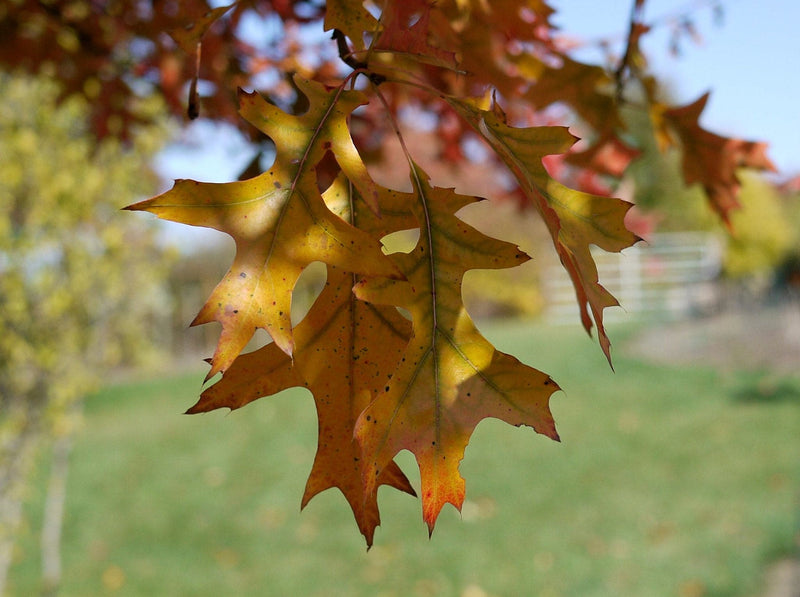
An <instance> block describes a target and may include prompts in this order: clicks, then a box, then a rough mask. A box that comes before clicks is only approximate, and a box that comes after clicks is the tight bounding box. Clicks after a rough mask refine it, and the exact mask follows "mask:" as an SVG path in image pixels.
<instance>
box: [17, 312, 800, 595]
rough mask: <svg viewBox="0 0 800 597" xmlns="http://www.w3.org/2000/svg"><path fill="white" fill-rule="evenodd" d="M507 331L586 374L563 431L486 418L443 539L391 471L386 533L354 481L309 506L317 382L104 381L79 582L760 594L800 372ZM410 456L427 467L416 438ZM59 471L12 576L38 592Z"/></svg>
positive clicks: (786, 494)
mask: <svg viewBox="0 0 800 597" xmlns="http://www.w3.org/2000/svg"><path fill="white" fill-rule="evenodd" d="M486 333H487V335H488V336H490V337H491V338H492V339H493V340H494V341H495V343H496V344H497V345H498V346H499V347H501V348H502V349H504V350H506V351H507V352H511V353H513V354H515V355H517V356H519V357H520V358H521V359H522V360H524V361H526V362H528V363H530V364H532V365H534V366H537V367H539V368H541V369H543V370H545V371H547V372H548V373H550V374H551V375H553V377H554V378H555V379H556V380H557V381H558V382H559V383H560V385H561V386H562V387H563V388H564V389H565V392H561V393H558V394H556V395H555V397H554V399H553V410H554V414H555V416H556V420H557V422H558V425H559V431H560V433H561V436H562V443H560V444H559V443H555V442H552V441H550V440H548V439H546V438H544V437H543V436H539V435H537V434H535V433H534V432H533V431H532V430H530V429H516V428H513V427H510V426H507V425H504V424H502V423H499V422H496V421H486V422H484V423H482V424H481V425H480V426H479V427H478V429H477V431H476V433H475V435H474V437H473V440H472V442H471V444H470V446H469V448H468V449H467V452H466V457H465V460H464V461H463V463H462V466H461V471H462V473H463V475H464V476H465V478H466V479H467V501H466V503H465V506H464V510H463V516H459V515H458V513H457V512H456V511H455V510H454V509H452V508H450V507H449V506H448V507H447V508H445V510H444V511H443V512H442V515H441V516H440V518H439V522H438V524H437V527H436V531H435V533H434V535H433V538H432V539H431V540H430V541H429V540H428V538H427V529H426V527H425V526H424V524H423V523H422V521H421V514H420V506H419V502H418V501H416V500H414V499H412V498H410V497H409V496H406V495H403V494H400V493H399V492H396V491H392V490H389V489H385V488H384V489H382V490H381V494H380V501H381V504H382V515H383V524H382V526H381V527H379V529H378V531H377V533H376V544H375V547H373V549H372V550H371V551H370V552H369V553H367V552H365V549H364V544H363V540H362V538H361V536H360V534H359V533H358V530H357V528H356V526H355V524H354V522H353V520H352V515H351V514H350V511H349V510H348V508H347V506H346V504H345V502H344V500H343V499H342V497H341V495H340V494H338V493H336V492H333V491H328V492H325V493H323V494H322V495H320V496H318V497H316V498H315V499H314V500H312V501H311V503H310V504H309V506H308V507H307V508H306V509H305V511H303V512H302V513H301V512H300V511H299V502H300V496H301V494H302V491H303V487H304V484H305V478H306V475H307V474H308V471H309V469H310V466H311V462H312V459H313V454H314V449H315V434H316V433H315V430H316V423H315V417H314V409H313V404H312V400H311V398H310V396H309V395H308V394H306V393H305V392H303V391H297V392H294V391H290V392H285V393H283V394H281V395H280V396H278V397H273V398H266V399H263V400H260V401H258V402H256V403H254V404H252V405H249V406H248V407H246V408H244V409H242V410H241V411H237V412H234V413H231V414H227V411H226V412H220V413H211V414H208V415H201V416H191V417H188V416H183V415H181V414H180V413H181V412H182V411H183V410H184V409H186V408H187V407H188V406H190V405H191V404H192V403H193V399H194V398H195V396H196V394H197V392H198V390H199V388H200V383H201V379H202V374H201V373H199V374H192V375H183V376H179V377H175V378H170V379H157V380H149V381H148V380H143V381H141V382H140V383H135V384H129V385H122V386H115V387H110V388H108V389H106V390H105V391H103V392H100V393H98V394H97V395H95V396H92V397H91V398H90V399H89V400H88V402H87V406H86V421H85V427H84V429H83V430H82V432H81V434H80V436H79V438H78V440H77V443H76V446H75V449H74V452H73V459H72V468H71V471H70V479H69V490H68V504H67V514H66V526H65V529H64V549H63V554H64V568H65V571H64V585H63V592H62V595H64V596H81V597H82V596H87V595H90V596H91V595H143V596H144V595H146V596H152V595H169V596H173V595H175V596H190V595H198V596H199V595H209V596H212V595H213V596H217V595H237V596H238V595H259V596H260V595H268V596H271V595H276V596H283V595H286V596H290V595H291V596H295V595H298V596H315V595H320V596H322V595H325V596H339V595H341V596H348V597H349V596H358V595H364V596H381V595H382V596H390V595H397V596H427V595H430V596H436V597H440V596H444V597H447V596H470V597H476V596H481V595H498V596H501V595H502V596H516V595H537V596H541V597H545V596H555V595H565V596H566V595H569V596H579V597H591V596H635V597H658V596H662V595H663V596H698V597H699V596H701V595H702V596H713V597H722V596H731V597H733V596H751V595H756V594H757V593H758V590H759V587H760V583H761V580H762V575H763V572H764V569H765V566H767V565H768V563H769V562H770V561H772V560H774V559H775V558H778V557H780V556H781V555H785V554H787V553H789V552H790V551H791V549H792V545H793V542H794V541H795V537H796V534H797V531H798V519H797V514H798V490H799V489H800V471H799V470H798V468H799V467H800V464H799V463H798V453H799V450H798V448H799V447H800V439H799V438H800V380H798V379H794V380H779V382H775V383H774V385H775V387H777V388H778V389H779V390H780V391H779V392H770V391H769V387H767V389H766V390H765V389H764V387H765V384H764V383H762V382H761V381H760V379H759V378H758V377H757V376H756V374H746V373H739V374H730V375H728V376H727V377H726V376H722V375H721V374H717V373H714V372H711V371H708V370H703V369H699V368H698V369H688V368H667V367H663V366H653V365H648V364H645V363H642V362H638V361H636V360H633V359H630V358H625V357H624V356H618V357H617V358H616V359H615V367H616V371H617V372H616V374H614V373H612V372H611V371H610V370H609V368H608V365H607V364H606V363H605V359H604V357H603V356H602V354H601V353H600V350H599V349H598V348H597V346H596V345H593V344H592V343H591V342H590V341H589V340H587V339H586V338H585V336H584V335H582V334H581V333H580V332H578V331H577V330H571V329H553V328H542V327H533V326H525V325H522V326H521V325H518V324H515V325H495V326H491V327H488V328H487V332H486ZM614 336H615V337H616V338H617V339H619V338H620V337H621V336H624V334H622V333H619V334H614ZM762 395H763V396H764V399H760V397H762ZM775 395H778V396H779V398H780V399H773V398H774V396H775ZM399 461H400V464H401V466H402V467H403V468H404V470H405V471H406V472H407V473H408V474H409V476H410V477H411V478H412V480H413V482H414V483H415V484H417V486H418V474H417V471H416V469H415V466H414V461H413V458H412V457H411V456H410V455H409V454H408V453H402V454H401V455H400V457H399ZM43 487H44V482H43V481H42V483H41V487H40V488H38V489H36V490H35V491H33V497H32V500H31V504H30V507H29V508H28V511H29V513H30V522H29V523H28V527H27V530H26V533H25V536H24V537H23V540H22V541H21V545H20V548H19V551H18V554H17V560H16V564H15V566H14V569H13V571H12V579H11V582H12V592H11V594H12V595H34V594H37V591H38V584H37V583H38V575H39V564H38V524H39V523H38V516H39V512H40V508H41V502H42V493H43Z"/></svg>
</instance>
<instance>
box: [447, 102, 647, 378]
mask: <svg viewBox="0 0 800 597" xmlns="http://www.w3.org/2000/svg"><path fill="white" fill-rule="evenodd" d="M448 102H449V103H450V105H451V106H453V108H454V109H455V110H456V111H457V112H458V113H459V114H461V115H462V116H463V117H464V118H465V119H466V120H467V122H469V123H470V124H471V125H472V126H473V128H474V129H475V130H476V131H477V132H478V133H479V134H480V135H481V136H482V137H483V138H484V139H485V140H486V141H487V142H488V143H489V145H490V146H491V147H492V148H493V149H494V150H495V152H496V153H497V155H498V157H500V159H502V160H503V162H505V164H506V165H507V166H508V168H509V169H510V170H511V172H512V173H513V174H514V175H515V177H516V179H517V182H518V184H519V187H520V189H521V191H522V192H523V193H525V195H526V196H527V197H528V198H529V199H530V201H531V203H532V204H533V205H534V206H535V207H536V208H537V209H538V211H539V213H540V214H541V216H542V219H543V220H544V222H545V224H547V227H548V229H549V230H550V235H551V236H552V239H553V244H554V245H555V248H556V252H557V253H558V256H559V258H560V259H561V263H562V265H563V266H564V268H565V269H566V271H567V273H568V274H569V276H570V278H571V279H572V283H573V286H574V287H575V293H576V296H577V299H578V305H579V307H580V313H581V321H582V323H583V326H584V328H585V329H586V331H587V332H590V331H591V328H592V319H594V324H595V325H596V326H597V335H598V340H599V342H600V346H601V348H602V349H603V352H604V354H605V355H606V358H607V359H608V361H609V363H610V362H611V341H610V340H609V338H608V335H607V334H606V331H605V326H604V325H603V310H604V309H605V308H607V307H612V306H616V305H618V304H619V303H618V302H617V300H616V299H615V298H614V297H613V296H612V295H611V293H610V292H608V290H606V289H605V288H604V287H603V286H602V285H601V284H600V283H599V279H598V273H597V265H596V264H595V262H594V258H593V257H592V254H591V251H590V245H596V246H598V247H600V248H601V249H603V250H605V251H611V252H619V251H621V250H622V249H624V248H626V247H630V246H631V245H633V244H634V243H636V242H637V241H639V240H640V239H639V237H638V236H636V235H635V234H633V233H632V232H631V231H630V230H628V229H627V228H626V227H625V214H626V213H627V212H628V210H629V209H630V208H631V207H632V205H633V204H631V203H628V202H627V201H623V200H622V199H616V198H613V197H601V196H599V195H592V194H589V193H584V192H581V191H576V190H573V189H570V188H568V187H565V186H564V185H562V184H560V183H559V182H557V181H556V180H554V179H553V178H552V177H551V176H550V175H549V174H548V173H547V170H545V167H544V165H543V164H542V158H543V157H544V156H547V155H556V154H562V153H565V152H566V151H567V150H569V148H570V147H571V146H572V145H573V144H574V143H575V142H576V141H577V138H576V137H574V136H573V135H572V134H571V133H570V132H569V131H568V130H567V129H566V127H557V126H541V127H529V128H516V127H511V126H508V125H507V124H506V123H505V122H504V118H503V115H502V112H501V111H500V110H499V109H498V108H496V107H495V109H493V110H481V109H479V108H477V107H476V106H474V105H473V104H471V103H468V102H466V101H464V100H459V99H455V98H449V99H448ZM589 311H591V316H590V315H589Z"/></svg>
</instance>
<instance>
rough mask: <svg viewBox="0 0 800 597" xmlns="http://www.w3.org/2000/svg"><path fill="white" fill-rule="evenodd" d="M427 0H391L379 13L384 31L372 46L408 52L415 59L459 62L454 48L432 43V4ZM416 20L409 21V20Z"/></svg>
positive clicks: (450, 64)
mask: <svg viewBox="0 0 800 597" xmlns="http://www.w3.org/2000/svg"><path fill="white" fill-rule="evenodd" d="M432 6H433V4H432V3H431V2H428V1H427V0H390V1H389V2H387V3H386V6H385V7H384V9H383V12H382V13H381V21H382V23H383V31H382V32H381V34H380V36H379V37H378V39H377V40H376V41H375V44H373V46H372V50H375V51H390V52H392V53H399V54H408V55H410V56H413V57H415V58H416V59H417V60H419V61H421V62H424V63H427V64H432V65H434V66H441V67H445V68H450V69H455V68H456V67H457V66H458V61H457V60H456V55H455V53H454V52H451V51H448V50H445V49H443V48H440V47H436V46H433V45H431V43H430V40H431V38H432V33H431V31H430V30H429V28H430V17H431V8H432ZM415 18H416V21H415V22H414V23H413V24H411V21H412V20H413V19H415Z"/></svg>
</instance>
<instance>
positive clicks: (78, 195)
mask: <svg viewBox="0 0 800 597" xmlns="http://www.w3.org/2000/svg"><path fill="white" fill-rule="evenodd" d="M0 88H2V93H0V155H2V156H3V160H2V161H0V463H1V466H0V539H2V541H5V540H7V534H6V533H7V532H8V530H9V528H8V527H9V526H13V521H10V520H8V519H6V515H7V514H9V512H11V510H12V509H13V508H12V506H11V504H13V503H14V502H15V500H17V499H18V498H20V492H21V488H22V487H24V485H25V471H26V470H27V469H28V468H29V466H30V455H31V453H32V451H33V448H34V447H35V445H36V444H37V443H38V441H39V440H40V439H41V438H42V437H43V436H45V437H46V436H48V435H50V434H51V433H55V434H56V435H64V434H67V433H69V431H70V429H71V428H72V427H74V425H75V416H74V412H73V411H74V410H75V409H74V408H72V407H73V406H74V405H75V404H76V403H77V402H78V400H79V399H80V398H81V397H82V396H83V395H85V394H86V393H87V392H88V391H90V390H91V389H93V388H95V387H96V385H97V383H98V382H99V381H100V380H101V378H102V375H103V372H104V371H107V369H108V368H109V367H113V366H115V365H118V364H120V363H122V362H126V361H127V362H131V361H132V360H134V359H140V358H141V357H142V356H144V352H143V349H146V348H148V347H151V346H152V341H153V338H154V335H155V334H154V332H155V330H156V329H157V326H158V322H159V315H158V313H159V312H160V311H161V310H162V302H161V301H163V295H161V296H160V295H159V294H158V291H159V289H160V288H161V283H162V281H163V279H164V275H165V274H166V267H167V265H168V259H166V255H165V253H164V251H163V250H162V249H161V248H160V247H159V245H158V243H157V242H156V237H155V232H154V229H153V228H152V227H149V226H144V225H142V223H141V222H132V221H130V220H127V219H123V218H121V217H120V214H119V212H118V211H117V210H118V209H119V207H120V205H121V203H122V202H125V201H130V200H131V199H135V198H136V197H137V196H141V195H142V194H143V193H147V192H149V191H151V190H152V189H153V188H154V186H155V184H154V183H155V180H154V178H153V177H152V175H151V176H148V173H149V172H150V170H149V168H148V164H147V160H148V159H149V157H150V156H152V154H153V152H154V151H155V150H156V149H157V148H158V146H159V144H160V143H161V141H162V140H163V137H164V135H163V131H158V130H156V129H154V127H152V126H151V127H149V128H148V130H146V131H143V132H142V133H141V134H139V135H137V136H136V138H135V140H134V145H133V147H129V148H126V147H124V146H123V145H122V144H121V143H120V142H119V140H116V139H112V138H109V139H107V140H106V141H104V142H102V143H101V144H99V145H97V143H96V141H95V139H94V138H93V137H92V136H91V135H89V134H88V129H87V116H88V106H87V105H86V102H85V101H83V100H82V99H81V98H78V97H74V98H71V99H70V100H68V101H66V102H64V103H61V104H60V105H59V106H56V98H57V95H58V93H59V89H58V87H57V85H55V84H53V83H51V82H47V81H45V80H43V79H41V78H40V79H34V78H30V77H11V76H8V75H0ZM143 322H152V324H151V325H147V324H143ZM25 446H27V447H31V450H26V449H23V447H25ZM22 459H26V462H22ZM2 541H0V543H1V542H2ZM0 576H2V571H0ZM0 585H2V582H0Z"/></svg>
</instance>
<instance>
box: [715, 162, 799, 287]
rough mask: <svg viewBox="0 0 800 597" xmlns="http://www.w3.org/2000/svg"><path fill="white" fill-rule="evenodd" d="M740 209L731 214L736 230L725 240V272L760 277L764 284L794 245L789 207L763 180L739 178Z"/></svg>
mask: <svg viewBox="0 0 800 597" xmlns="http://www.w3.org/2000/svg"><path fill="white" fill-rule="evenodd" d="M741 197H742V208H741V209H740V210H738V211H736V212H734V214H733V217H732V219H731V220H732V223H733V228H734V230H735V231H736V233H735V234H733V235H732V236H731V238H730V239H729V240H728V250H727V252H726V256H725V273H726V274H727V275H728V276H730V277H732V278H744V277H749V278H751V279H753V278H756V279H759V278H760V280H759V281H760V282H762V283H767V282H769V279H770V278H771V277H772V273H773V272H774V271H775V268H776V267H777V266H778V264H779V263H781V262H782V261H783V260H785V259H786V258H787V257H788V254H789V251H791V250H792V249H793V248H794V247H796V246H797V244H798V241H800V238H798V229H797V226H796V224H795V223H794V222H793V221H792V217H791V216H790V212H789V207H790V206H789V205H788V203H786V202H785V201H784V200H783V198H782V197H781V196H780V193H779V192H778V190H777V189H776V188H775V185H773V184H771V183H770V182H768V181H767V180H764V178H763V177H760V176H756V175H753V174H751V173H747V174H745V175H743V176H742V195H741Z"/></svg>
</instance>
